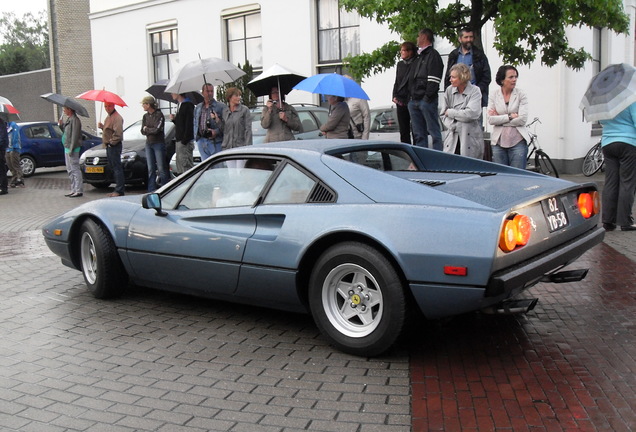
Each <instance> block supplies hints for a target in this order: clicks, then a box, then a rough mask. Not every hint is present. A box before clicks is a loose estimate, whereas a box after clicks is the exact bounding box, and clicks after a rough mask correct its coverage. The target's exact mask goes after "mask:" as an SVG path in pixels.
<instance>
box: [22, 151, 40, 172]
mask: <svg viewBox="0 0 636 432" xmlns="http://www.w3.org/2000/svg"><path fill="white" fill-rule="evenodd" d="M36 167H37V164H36V163H35V159H33V157H31V156H29V155H20V168H22V175H23V176H24V177H31V176H32V175H33V174H35V168H36Z"/></svg>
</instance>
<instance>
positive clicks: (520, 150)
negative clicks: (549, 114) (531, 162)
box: [492, 140, 528, 169]
mask: <svg viewBox="0 0 636 432" xmlns="http://www.w3.org/2000/svg"><path fill="white" fill-rule="evenodd" d="M527 159H528V145H527V144H526V140H523V141H519V142H518V143H517V144H515V145H514V146H512V147H509V148H504V147H501V146H500V145H494V146H492V161H493V162H496V163H498V164H501V165H508V166H511V167H514V168H520V169H526V161H527Z"/></svg>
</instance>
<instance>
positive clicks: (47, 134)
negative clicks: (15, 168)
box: [18, 122, 102, 177]
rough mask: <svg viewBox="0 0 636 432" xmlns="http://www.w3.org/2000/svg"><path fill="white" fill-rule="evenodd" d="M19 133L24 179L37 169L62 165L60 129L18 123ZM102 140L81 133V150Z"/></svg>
mask: <svg viewBox="0 0 636 432" xmlns="http://www.w3.org/2000/svg"><path fill="white" fill-rule="evenodd" d="M18 130H19V131H20V142H21V145H22V149H21V150H20V166H21V167H22V172H23V173H24V176H25V177H30V176H32V175H33V174H35V170H36V169H37V168H46V167H56V166H62V165H64V146H63V145H62V129H61V128H60V127H59V126H58V125H57V123H53V122H23V123H18ZM101 143H102V139H101V138H99V137H96V136H95V135H91V134H89V133H88V132H86V131H82V150H81V152H82V153H83V152H85V151H86V150H88V149H90V148H92V147H95V146H96V145H98V144H101Z"/></svg>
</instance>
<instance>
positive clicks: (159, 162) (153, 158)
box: [146, 143, 170, 192]
mask: <svg viewBox="0 0 636 432" xmlns="http://www.w3.org/2000/svg"><path fill="white" fill-rule="evenodd" d="M146 163H147V164H148V192H154V191H155V190H156V189H157V175H156V171H159V178H160V179H161V186H163V185H165V184H166V183H168V182H169V181H170V176H169V175H168V168H167V167H166V143H154V144H148V143H146Z"/></svg>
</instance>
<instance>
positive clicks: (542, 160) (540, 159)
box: [534, 150, 559, 177]
mask: <svg viewBox="0 0 636 432" xmlns="http://www.w3.org/2000/svg"><path fill="white" fill-rule="evenodd" d="M534 165H535V167H537V169H538V170H539V172H540V173H541V174H545V175H549V176H552V177H559V173H558V172H557V169H556V167H555V166H554V164H553V163H552V160H551V159H550V156H548V155H547V154H545V152H544V151H543V150H537V154H536V155H535V156H534Z"/></svg>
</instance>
